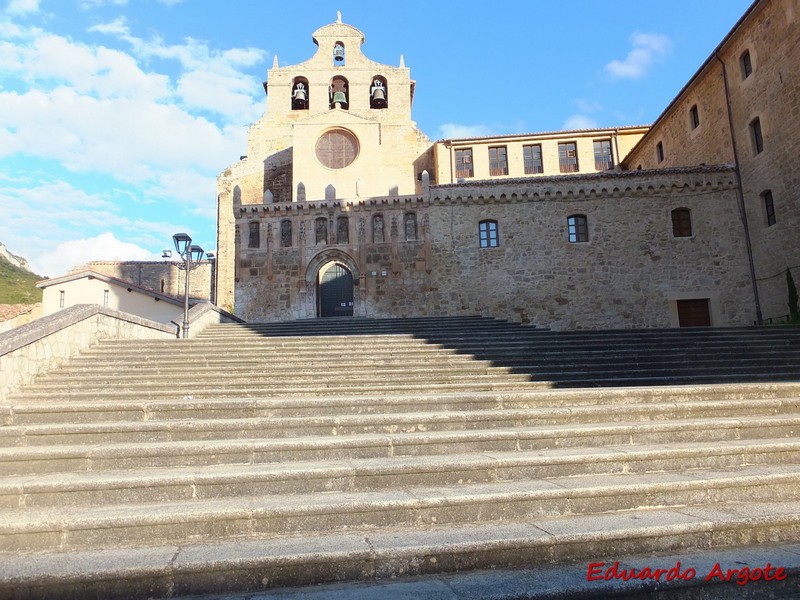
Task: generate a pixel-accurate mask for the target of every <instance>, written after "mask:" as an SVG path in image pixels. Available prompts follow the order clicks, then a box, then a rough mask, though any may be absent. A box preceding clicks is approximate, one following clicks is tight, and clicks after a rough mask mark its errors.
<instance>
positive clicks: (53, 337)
mask: <svg viewBox="0 0 800 600" xmlns="http://www.w3.org/2000/svg"><path fill="white" fill-rule="evenodd" d="M189 321H190V327H189V332H190V334H191V335H192V336H194V335H197V334H198V333H200V332H201V331H202V330H203V329H204V328H205V327H207V326H208V325H210V324H212V323H222V322H231V321H240V319H238V318H237V317H235V316H233V315H232V314H230V313H227V312H225V311H224V310H221V309H219V308H217V307H216V306H213V305H212V304H210V303H207V302H204V303H201V304H198V305H196V306H194V307H193V308H192V309H191V310H190V311H189ZM178 332H179V326H178V324H177V323H158V322H156V321H151V320H149V319H144V318H142V317H137V316H136V315H132V314H129V313H124V312H120V311H116V310H112V309H109V308H106V307H103V306H100V305H97V304H79V305H76V306H72V307H70V308H66V309H64V310H62V311H59V312H57V313H55V314H53V315H48V316H46V317H42V318H41V319H37V320H36V321H33V322H31V323H28V324H27V325H22V326H21V327H17V328H16V329H12V330H11V331H7V332H5V333H0V399H5V398H6V397H7V396H8V394H10V393H11V392H13V391H15V390H17V389H19V388H20V387H21V386H23V385H25V384H27V383H30V382H31V381H33V379H34V378H35V377H36V376H37V375H39V374H41V373H44V372H46V371H47V370H49V369H52V368H54V367H58V366H59V365H62V364H64V363H65V362H67V361H68V360H69V359H70V358H72V357H73V356H75V355H77V354H78V353H80V352H81V351H82V350H85V349H86V348H88V347H90V346H92V345H93V344H96V343H97V342H98V341H100V340H103V339H139V340H145V339H147V340H150V339H177V337H178Z"/></svg>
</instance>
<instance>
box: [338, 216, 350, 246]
mask: <svg viewBox="0 0 800 600" xmlns="http://www.w3.org/2000/svg"><path fill="white" fill-rule="evenodd" d="M336 243H337V244H349V243H350V219H349V218H347V217H337V218H336Z"/></svg>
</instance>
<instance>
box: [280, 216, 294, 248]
mask: <svg viewBox="0 0 800 600" xmlns="http://www.w3.org/2000/svg"><path fill="white" fill-rule="evenodd" d="M291 247H292V222H291V221H290V220H289V219H284V220H283V221H281V248H291Z"/></svg>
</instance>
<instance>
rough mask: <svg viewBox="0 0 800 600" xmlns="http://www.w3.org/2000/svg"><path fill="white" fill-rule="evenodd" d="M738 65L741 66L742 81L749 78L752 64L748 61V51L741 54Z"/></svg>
mask: <svg viewBox="0 0 800 600" xmlns="http://www.w3.org/2000/svg"><path fill="white" fill-rule="evenodd" d="M739 63H740V64H741V65H742V79H747V78H748V77H750V73H752V72H753V63H752V62H751V61H750V50H745V51H744V52H743V53H742V56H741V58H740V59H739Z"/></svg>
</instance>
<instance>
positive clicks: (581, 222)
mask: <svg viewBox="0 0 800 600" xmlns="http://www.w3.org/2000/svg"><path fill="white" fill-rule="evenodd" d="M567 233H568V234H569V241H570V242H571V243H573V244H575V243H579V242H588V241H589V225H588V222H587V220H586V215H571V216H569V217H567Z"/></svg>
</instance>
